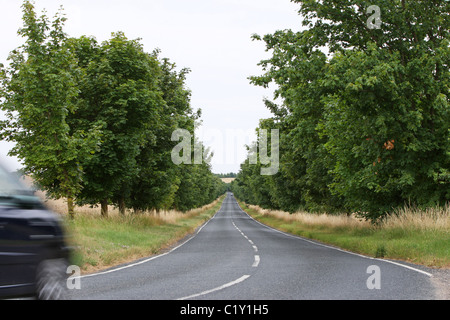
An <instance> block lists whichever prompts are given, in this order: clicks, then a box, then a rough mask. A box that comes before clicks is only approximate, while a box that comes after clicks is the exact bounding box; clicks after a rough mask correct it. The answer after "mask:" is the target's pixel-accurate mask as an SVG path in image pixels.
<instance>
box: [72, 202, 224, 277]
mask: <svg viewBox="0 0 450 320" xmlns="http://www.w3.org/2000/svg"><path fill="white" fill-rule="evenodd" d="M222 204H223V203H222ZM221 210H222V206H221V207H220V209H219V210H218V211H217V212H216V213H215V214H214V216H213V217H212V218H211V219H209V220H208V221H206V222H205V223H204V224H203V225H202V226H201V227H200V228H199V229H198V230H197V232H196V233H195V234H194V235H193V236H192V237H190V238H189V239H187V240H186V241H185V242H183V243H181V244H179V245H178V246H176V247H175V248H173V249H171V250H170V251H168V252H165V253H162V254H159V255H156V256H153V257H150V258H148V259H145V260H142V261H138V262H135V263H132V264H127V265H125V266H122V267H118V268H114V269H110V270H106V271H102V272H97V273H91V274H85V275H82V276H79V277H77V278H79V279H82V278H89V277H94V276H100V275H103V274H108V273H113V272H116V271H120V270H123V269H128V268H131V267H135V266H138V265H140V264H144V263H147V262H149V261H152V260H155V259H157V258H161V257H164V256H166V255H168V254H169V253H172V252H173V251H175V250H177V249H178V248H180V247H182V246H184V245H185V244H186V243H188V242H189V241H191V240H192V239H194V238H195V236H196V235H197V234H199V233H200V231H202V229H203V228H204V227H205V226H206V225H207V224H208V223H209V222H210V221H211V220H212V219H214V218H215V217H216V215H217V214H219V213H220V212H221Z"/></svg>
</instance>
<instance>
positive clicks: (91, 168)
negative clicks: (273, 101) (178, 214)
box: [0, 1, 226, 216]
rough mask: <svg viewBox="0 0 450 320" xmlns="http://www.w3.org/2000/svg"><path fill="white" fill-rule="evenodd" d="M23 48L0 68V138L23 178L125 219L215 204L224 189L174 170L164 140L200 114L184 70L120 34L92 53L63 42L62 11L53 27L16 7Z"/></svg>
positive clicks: (90, 44)
mask: <svg viewBox="0 0 450 320" xmlns="http://www.w3.org/2000/svg"><path fill="white" fill-rule="evenodd" d="M23 12H24V16H23V21H24V27H23V28H22V29H20V30H19V34H20V35H22V36H23V37H24V38H25V39H26V41H25V44H24V45H23V46H21V47H19V48H18V49H16V50H14V51H13V52H12V53H11V55H10V58H9V60H10V61H11V64H10V67H9V68H4V67H3V65H0V66H1V68H0V80H1V84H2V85H1V98H2V99H1V104H0V106H1V109H2V110H3V111H5V112H6V116H7V120H5V121H2V122H1V123H0V138H1V139H5V140H7V141H12V142H15V143H16V146H15V147H14V148H13V149H12V151H11V152H10V154H11V155H15V156H18V157H19V158H20V159H21V160H22V161H23V163H24V166H25V170H24V171H25V173H27V174H31V175H32V177H33V178H34V179H35V181H36V182H37V183H38V184H39V185H40V186H41V187H42V188H43V189H45V190H46V191H48V192H49V194H50V195H52V196H54V197H56V198H59V197H67V198H68V200H69V201H68V203H69V207H70V208H69V212H70V213H71V214H73V207H72V204H73V200H74V199H75V200H76V202H77V203H78V204H90V205H97V204H98V203H101V205H102V214H103V215H105V216H106V215H107V211H106V210H107V204H108V203H112V204H115V205H117V206H119V208H120V209H121V212H122V213H123V212H124V211H125V208H126V207H129V208H133V209H135V211H141V210H147V209H156V210H159V209H170V208H174V207H176V208H180V209H182V210H188V209H191V208H193V207H196V206H202V205H204V204H207V203H209V202H212V201H213V200H215V199H216V198H217V197H218V196H219V195H220V194H222V193H224V192H225V189H226V186H225V184H224V183H222V182H221V181H220V179H218V178H217V177H215V176H214V175H213V174H212V172H211V168H210V167H209V165H208V164H206V163H202V164H196V165H186V166H176V165H175V164H173V163H172V161H171V150H172V148H173V147H174V146H175V143H174V142H172V141H171V134H172V132H173V131H174V130H175V129H178V128H182V129H186V130H189V131H190V132H194V128H195V121H196V120H197V119H198V118H199V117H200V111H196V112H194V111H193V110H192V108H191V105H190V91H189V90H188V89H187V88H186V86H185V80H186V75H187V74H188V72H189V70H187V69H182V70H181V71H179V72H178V71H176V65H175V64H173V63H171V62H170V61H169V59H167V58H164V59H160V58H159V57H158V55H159V51H158V50H155V51H154V52H153V53H151V54H149V53H146V52H145V51H144V49H143V46H142V44H141V43H140V42H139V40H129V39H127V38H126V36H125V35H124V34H123V33H122V32H117V33H113V34H112V37H111V39H110V40H108V41H105V42H103V43H101V44H99V43H98V42H97V41H96V40H95V38H90V37H86V36H82V37H80V38H68V37H67V36H66V34H65V33H64V32H63V24H64V21H65V18H64V17H63V16H62V13H61V12H60V13H59V14H58V15H57V16H56V17H55V20H54V21H53V23H52V24H50V22H49V21H48V19H47V17H46V16H45V15H42V16H41V17H40V18H37V16H36V13H35V11H34V6H33V4H32V3H31V2H29V1H24V4H23Z"/></svg>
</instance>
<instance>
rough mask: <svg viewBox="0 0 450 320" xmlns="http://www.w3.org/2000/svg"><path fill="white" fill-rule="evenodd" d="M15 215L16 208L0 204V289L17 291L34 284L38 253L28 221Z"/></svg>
mask: <svg viewBox="0 0 450 320" xmlns="http://www.w3.org/2000/svg"><path fill="white" fill-rule="evenodd" d="M14 215H15V210H14V208H10V207H7V206H2V205H1V204H0V290H8V291H14V292H16V291H20V288H21V287H26V286H32V285H33V282H34V269H35V264H36V254H35V252H33V251H34V250H33V246H32V245H31V243H30V241H29V228H28V226H27V222H26V221H24V219H21V218H20V217H15V216H14Z"/></svg>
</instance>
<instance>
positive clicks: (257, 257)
mask: <svg viewBox="0 0 450 320" xmlns="http://www.w3.org/2000/svg"><path fill="white" fill-rule="evenodd" d="M231 223H232V224H233V226H234V227H235V228H236V229H237V231H239V232H240V233H241V234H242V236H243V237H244V238H245V239H247V241H248V242H249V243H250V244H251V245H252V247H253V250H255V252H258V247H257V246H256V245H255V243H254V242H253V241H252V240H250V239H249V238H248V237H247V236H246V235H245V234H244V233H243V232H242V231H241V229H239V228H238V226H237V225H236V224H235V223H234V221H233V220H231ZM260 261H261V259H260V257H259V255H255V261H254V262H253V264H252V267H254V268H256V267H257V266H258V265H259V262H260Z"/></svg>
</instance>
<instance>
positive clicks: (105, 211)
mask: <svg viewBox="0 0 450 320" xmlns="http://www.w3.org/2000/svg"><path fill="white" fill-rule="evenodd" d="M100 205H101V213H102V217H103V218H107V217H108V199H103V200H102V202H101V203H100Z"/></svg>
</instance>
